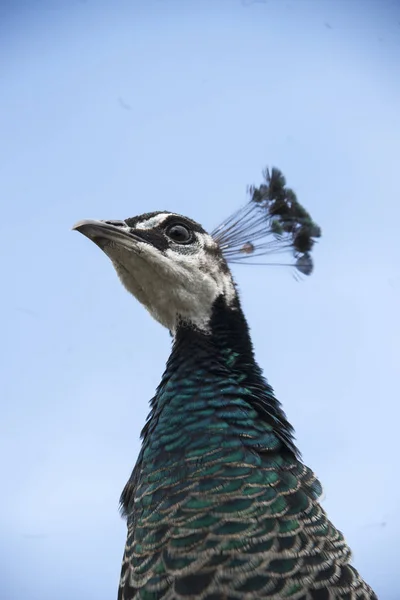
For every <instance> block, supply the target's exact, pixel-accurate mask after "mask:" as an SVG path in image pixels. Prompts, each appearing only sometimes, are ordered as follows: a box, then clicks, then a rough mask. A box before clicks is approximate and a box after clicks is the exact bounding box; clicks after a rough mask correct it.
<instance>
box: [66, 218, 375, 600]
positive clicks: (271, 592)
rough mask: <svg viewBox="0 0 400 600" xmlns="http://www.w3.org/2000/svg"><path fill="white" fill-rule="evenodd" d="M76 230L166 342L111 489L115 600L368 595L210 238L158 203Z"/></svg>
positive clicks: (298, 599) (312, 599)
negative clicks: (163, 331)
mask: <svg viewBox="0 0 400 600" xmlns="http://www.w3.org/2000/svg"><path fill="white" fill-rule="evenodd" d="M76 229H78V230H79V231H81V232H82V233H84V234H85V235H86V236H87V237H89V238H90V239H92V240H93V241H94V242H95V243H96V244H98V245H99V246H100V248H102V249H103V250H104V252H105V253H106V254H107V255H108V256H109V257H110V258H111V260H112V262H113V264H114V266H115V268H116V270H117V272H118V274H119V276H120V278H121V280H122V282H123V283H124V285H125V287H127V289H128V290H129V291H131V292H132V293H133V294H134V295H135V296H136V297H137V298H138V299H139V300H140V301H141V302H142V303H143V304H144V305H145V306H146V308H147V309H148V310H149V311H150V313H151V314H152V315H153V316H154V317H155V318H156V319H157V320H158V321H160V322H161V323H162V324H163V325H165V326H166V327H167V328H168V329H170V331H171V332H172V334H173V337H174V339H173V347H172V352H171V355H170V357H169V360H168V362H167V365H166V369H165V372H164V374H163V376H162V379H161V383H160V385H159V387H158V389H157V391H156V394H155V396H154V398H153V399H152V401H151V410H150V414H149V417H148V420H147V422H146V425H145V427H144V429H143V431H142V448H141V451H140V454H139V457H138V460H137V463H136V466H135V468H134V470H133V472H132V475H131V477H130V479H129V481H128V483H127V484H126V486H125V488H124V490H123V493H122V496H121V507H122V512H123V514H124V516H125V517H126V519H127V527H128V535H127V542H126V547H125V552H124V557H123V564H122V571H121V579H120V586H119V592H118V599H119V600H134V599H136V600H139V599H141V600H153V599H154V600H178V599H181V600H190V599H193V600H194V599H199V600H233V599H241V600H242V599H243V600H249V599H256V598H259V599H269V600H283V599H286V598H287V599H291V600H377V597H376V595H375V594H374V592H373V591H372V590H371V588H370V587H369V586H368V585H367V584H366V583H365V582H364V580H363V579H362V578H361V576H360V575H359V574H358V572H357V571H356V570H355V569H354V568H353V567H352V566H351V564H350V560H351V552H350V549H349V547H348V546H347V544H346V542H345V540H344V538H343V535H342V534H341V533H340V532H339V531H338V530H337V529H336V528H335V527H334V526H333V524H332V523H331V522H330V521H329V520H328V518H327V515H326V513H325V511H324V510H323V508H322V507H321V505H320V503H319V498H320V495H321V491H322V490H321V485H320V483H319V481H318V480H317V478H316V476H315V475H314V473H313V472H312V471H311V469H309V468H308V467H307V466H305V465H304V464H303V462H302V461H301V457H300V453H299V451H298V449H297V447H296V445H295V442H294V438H293V429H292V427H291V425H290V424H289V422H288V420H287V418H286V415H285V414H284V412H283V410H282V407H281V405H280V403H279V402H278V400H277V399H276V398H275V396H274V392H273V390H272V388H271V386H270V385H269V384H268V383H267V381H266V380H265V379H264V377H263V375H262V372H261V369H260V368H259V366H258V364H257V362H256V360H255V357H254V353H253V347H252V343H251V339H250V334H249V329H248V325H247V322H246V319H245V317H244V314H243V312H242V309H241V306H240V300H239V297H238V294H237V290H236V286H235V284H234V282H233V279H232V275H231V273H230V270H229V268H228V265H227V262H226V259H225V257H224V254H223V251H222V249H221V243H222V242H221V241H220V242H218V241H217V239H218V236H217V235H214V237H213V236H210V235H209V234H207V233H206V232H205V231H204V229H203V228H202V227H201V226H200V225H198V224H197V223H195V222H194V221H192V220H190V219H187V218H186V217H182V216H180V215H176V214H173V213H168V212H166V211H164V212H158V213H149V214H146V215H142V216H139V217H135V218H133V219H126V220H125V221H108V222H100V221H97V222H96V221H85V222H81V223H78V224H77V225H76ZM224 231H225V243H226V245H227V247H228V242H227V239H228V237H227V235H226V232H227V229H226V228H225V230H223V232H224ZM223 232H222V234H221V231H220V233H219V235H220V240H221V239H223V237H224V233H223ZM230 235H231V236H232V229H231V230H230ZM236 239H239V242H238V243H239V244H242V243H243V239H241V238H240V236H239V237H237V238H236ZM231 240H232V237H231ZM251 243H253V242H251ZM231 248H232V245H231ZM307 252H308V250H307Z"/></svg>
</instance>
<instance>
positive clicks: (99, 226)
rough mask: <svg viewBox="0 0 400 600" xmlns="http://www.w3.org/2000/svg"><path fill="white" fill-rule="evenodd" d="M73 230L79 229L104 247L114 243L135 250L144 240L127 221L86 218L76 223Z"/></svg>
mask: <svg viewBox="0 0 400 600" xmlns="http://www.w3.org/2000/svg"><path fill="white" fill-rule="evenodd" d="M72 230H73V231H79V233H82V234H83V235H84V236H86V237H87V238H89V239H90V240H92V242H94V243H95V244H96V245H97V246H99V247H100V248H102V249H104V246H105V245H108V244H110V243H113V244H115V245H116V246H117V247H118V246H119V247H122V248H125V249H129V250H133V249H134V248H135V246H136V245H137V242H141V241H143V240H142V239H141V238H140V237H139V236H138V235H136V234H135V233H133V232H132V230H131V228H130V227H129V226H128V225H127V224H126V222H125V221H100V220H99V221H98V220H96V219H84V220H82V221H78V222H77V223H75V225H74V226H73V227H72Z"/></svg>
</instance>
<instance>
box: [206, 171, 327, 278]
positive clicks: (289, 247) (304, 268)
mask: <svg viewBox="0 0 400 600" xmlns="http://www.w3.org/2000/svg"><path fill="white" fill-rule="evenodd" d="M263 177H264V182H263V183H262V184H261V185H260V186H259V187H255V186H249V188H248V193H249V195H250V200H249V202H248V203H247V204H246V205H245V206H243V207H242V208H240V209H239V210H237V211H236V212H235V213H233V214H232V215H231V216H230V217H229V218H228V219H227V220H226V221H224V222H223V223H222V224H221V225H219V226H218V227H217V228H216V229H214V231H213V232H212V236H213V238H214V239H215V240H216V242H218V244H219V246H220V248H221V250H222V253H223V255H224V256H225V258H226V260H227V261H228V262H229V263H242V262H244V261H246V260H247V261H248V260H249V258H250V259H251V258H255V257H257V256H266V255H270V254H277V253H282V252H287V251H289V252H291V254H292V256H293V257H294V259H295V261H294V262H293V263H292V265H291V266H294V267H295V268H296V269H297V270H298V271H299V272H300V273H302V274H303V275H310V274H311V273H312V270H313V261H312V258H311V250H312V248H313V246H314V243H315V241H316V239H317V238H320V237H321V229H320V227H319V226H318V225H317V224H316V223H314V221H313V220H312V218H311V216H310V214H309V213H308V212H307V211H306V209H305V208H304V207H303V206H302V205H301V204H300V203H299V201H298V200H297V197H296V194H295V193H294V191H293V190H292V189H291V188H288V187H287V186H286V180H285V177H284V176H283V174H282V173H281V171H280V170H279V169H277V168H275V167H273V168H272V169H271V171H270V170H269V169H265V171H264V172H263ZM250 264H260V263H254V262H252V263H250ZM264 264H282V263H264Z"/></svg>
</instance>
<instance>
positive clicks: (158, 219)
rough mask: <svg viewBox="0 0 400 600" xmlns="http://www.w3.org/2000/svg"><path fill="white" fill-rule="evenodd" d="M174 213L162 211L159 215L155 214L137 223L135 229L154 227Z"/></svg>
mask: <svg viewBox="0 0 400 600" xmlns="http://www.w3.org/2000/svg"><path fill="white" fill-rule="evenodd" d="M171 214H172V213H160V214H159V215H155V216H154V217H151V218H150V219H147V220H146V221H142V222H141V223H137V225H135V229H154V228H155V227H158V226H159V225H161V223H163V222H164V221H165V220H166V219H167V218H168V217H170V216H171Z"/></svg>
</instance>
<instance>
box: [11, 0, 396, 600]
mask: <svg viewBox="0 0 400 600" xmlns="http://www.w3.org/2000/svg"><path fill="white" fill-rule="evenodd" d="M399 65H400V3H399V2H390V1H385V0H376V1H374V0H371V1H363V2H362V1H357V0H352V1H351V2H349V1H348V0H347V1H344V0H320V1H318V2H317V1H316V0H296V1H295V0H288V1H287V2H285V1H278V0H268V1H267V0H265V1H264V2H261V1H260V0H259V1H254V2H251V0H243V1H240V0H213V1H211V0H208V1H207V0H204V1H200V0H197V1H190V0H187V1H185V2H183V1H177V0H176V1H174V0H164V1H162V0H157V1H156V0H146V1H144V0H143V1H141V2H139V1H134V0H131V1H129V2H128V1H123V0H121V1H116V2H101V1H100V0H87V1H84V0H81V1H79V0H77V1H72V0H70V1H68V2H67V1H62V0H59V1H56V0H54V1H53V2H51V1H50V0H47V1H45V0H41V1H40V0H31V1H28V0H27V1H26V2H22V1H18V0H16V1H14V2H9V3H7V2H3V3H1V7H0V67H1V68H0V73H1V74H0V131H1V136H0V140H1V141H0V169H1V177H0V199H1V216H2V218H1V220H0V230H1V236H0V240H1V241H0V244H1V253H0V261H1V272H2V281H3V285H2V291H1V294H0V304H1V314H2V315H3V319H2V326H1V327H2V336H1V337H2V341H3V343H2V344H1V346H0V370H1V373H0V375H1V377H0V381H1V394H0V398H1V400H0V402H1V418H0V457H1V458H0V461H1V465H0V467H1V473H2V493H1V495H0V530H1V532H2V534H1V537H0V594H1V597H2V598H4V600H20V599H22V598H24V597H29V598H30V600H53V599H54V598H55V597H57V598H58V599H59V600H70V599H71V598H76V599H78V600H79V599H80V598H96V599H97V600H106V599H108V598H113V597H116V587H117V582H118V578H119V571H120V562H121V557H122V552H123V546H124V542H125V524H124V522H123V521H122V520H121V519H120V517H119V514H118V499H119V495H120V492H121V491H122V488H123V486H124V484H125V482H126V480H127V478H128V477H129V475H130V472H131V470H132V468H133V466H134V463H135V460H136V456H137V453H138V450H139V432H140V429H141V427H142V425H143V423H144V420H145V417H146V415H147V411H148V400H149V399H150V398H151V396H152V395H153V392H154V389H155V387H156V385H157V384H158V381H159V378H160V376H161V373H162V370H163V367H164V364H165V361H166V359H167V356H168V352H169V348H170V337H169V335H168V333H167V331H166V330H164V329H163V328H162V327H161V326H160V325H158V324H157V323H156V322H154V321H152V320H151V318H150V317H149V316H148V315H147V313H146V312H145V310H144V309H143V308H142V307H141V306H140V305H138V303H137V302H136V301H135V300H134V299H133V298H131V297H130V296H129V295H128V294H127V293H126V292H125V291H124V289H123V288H122V286H121V285H120V284H119V282H118V280H117V277H116V275H115V273H114V271H113V269H112V267H111V265H110V263H109V261H108V259H107V258H106V257H105V256H104V255H103V254H102V253H101V252H100V251H99V250H98V249H97V248H96V247H95V245H94V244H90V243H89V242H88V241H87V240H85V239H84V238H83V237H82V236H79V235H77V234H76V233H73V232H71V231H70V228H71V226H72V225H73V223H74V222H75V221H77V220H79V219H82V218H112V219H119V218H125V217H128V216H133V215H136V214H140V213H142V212H147V211H152V210H160V209H161V210H164V209H167V210H172V211H176V212H181V213H183V214H186V215H188V216H190V217H192V218H194V219H196V220H198V221H200V222H201V223H202V224H203V225H204V226H205V227H206V228H209V229H212V228H213V227H214V226H215V225H217V224H218V223H219V222H220V221H221V220H222V219H223V218H225V217H226V216H228V215H229V214H230V213H231V212H232V211H233V210H235V209H236V208H238V207H239V206H240V205H241V204H243V203H244V202H245V201H246V194H245V190H246V185H247V184H249V183H255V184H258V183H259V182H260V173H261V170H262V168H264V166H266V165H267V164H268V165H276V166H278V167H279V168H281V169H282V171H283V172H284V174H285V175H286V177H287V180H288V183H289V185H290V186H292V187H293V188H294V189H295V190H296V192H297V194H298V197H299V200H300V202H302V203H303V204H304V205H305V206H306V207H307V209H308V210H309V211H310V212H311V214H312V215H313V217H314V218H315V220H316V221H317V222H318V223H319V224H320V225H321V227H322V230H323V238H322V240H321V243H320V244H319V245H318V247H317V248H316V251H315V263H316V268H315V273H314V274H313V276H312V277H311V278H309V279H307V280H305V281H303V282H301V283H297V282H295V281H294V279H293V278H292V277H291V273H290V271H289V270H286V269H277V268H268V267H264V268H256V267H247V268H246V267H245V266H237V267H236V268H235V270H234V273H235V277H236V280H237V281H238V284H239V288H240V290H241V294H242V301H243V305H244V309H245V312H246V315H247V318H248V320H249V323H250V326H251V328H252V333H253V341H254V344H255V348H256V354H257V358H258V361H259V362H260V364H261V365H262V367H263V368H264V370H265V374H266V376H267V377H268V379H269V381H270V382H271V384H272V385H273V387H274V388H275V391H276V393H277V395H278V397H279V398H280V400H281V401H282V402H283V404H284V407H285V410H286V412H287V414H288V416H289V418H290V420H291V422H292V423H293V425H294V426H295V428H296V433H297V439H298V444H299V446H300V448H301V450H302V452H303V456H304V459H305V461H306V462H307V463H308V464H309V465H310V466H311V467H313V469H314V470H315V471H316V472H317V473H318V475H319V477H320V479H321V481H322V483H323V486H324V490H325V500H324V506H325V507H326V509H327V510H328V512H329V515H330V517H331V519H332V520H333V521H334V523H335V524H336V525H337V526H338V527H340V528H341V529H342V530H343V531H344V533H345V535H346V536H347V538H348V541H349V543H350V544H351V546H352V548H353V551H354V563H355V565H356V566H357V567H358V568H359V569H360V570H361V572H362V574H363V575H364V577H365V578H366V579H367V580H368V581H369V582H370V583H371V584H373V585H374V587H375V588H376V590H377V592H378V595H379V598H380V600H395V599H397V598H398V574H397V571H398V539H399V536H400V519H399V512H398V507H399V505H400V480H399V478H398V476H397V472H398V459H397V456H398V440H397V436H398V422H399V417H400V410H399V406H398V374H399V368H398V367H397V368H396V364H397V365H398V363H399V339H400V320H399V309H398V307H399V305H400V269H399V259H400V251H399V241H398V240H399V234H398V227H399V223H400V201H399V187H398V185H399V184H398V181H399V156H400V111H399V106H400V68H399Z"/></svg>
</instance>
